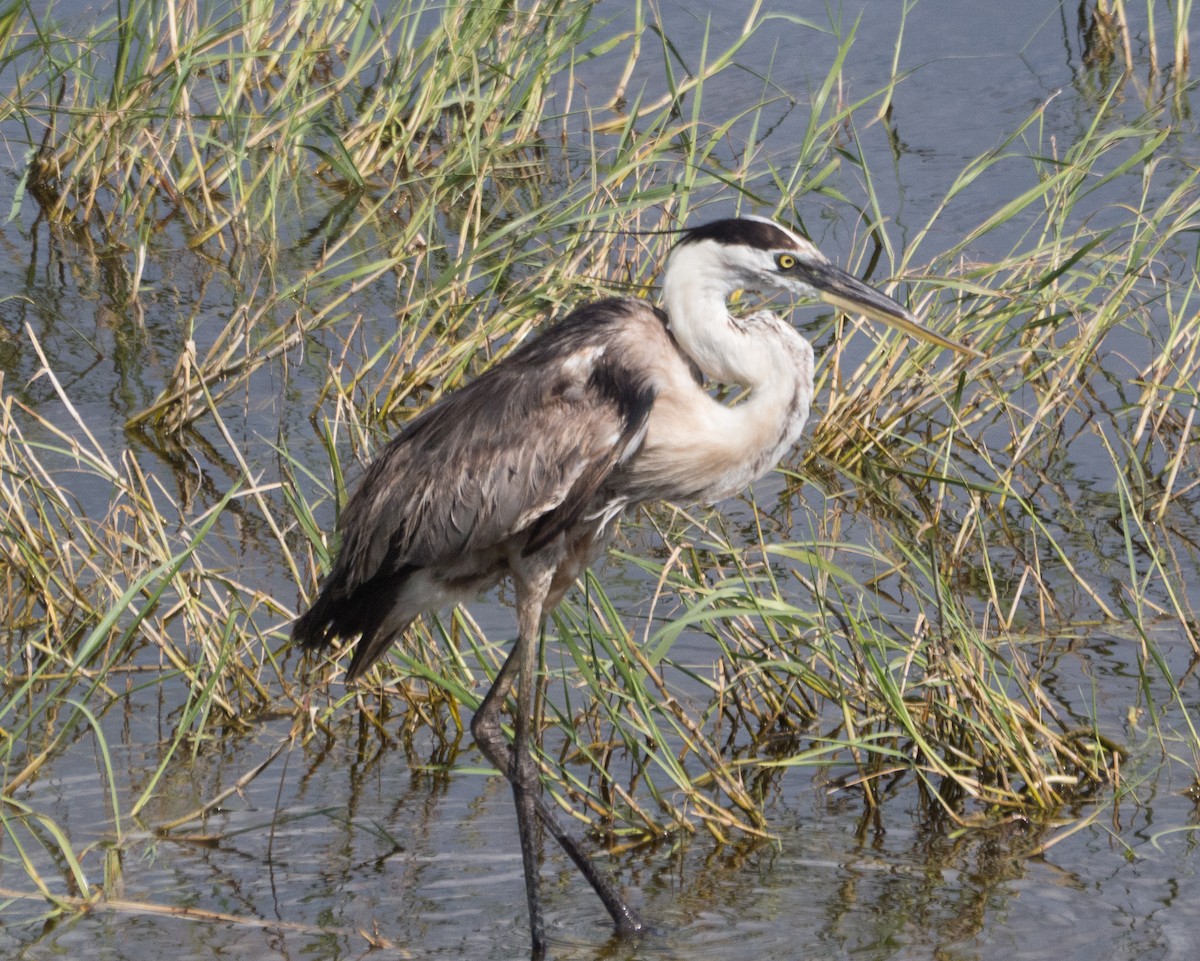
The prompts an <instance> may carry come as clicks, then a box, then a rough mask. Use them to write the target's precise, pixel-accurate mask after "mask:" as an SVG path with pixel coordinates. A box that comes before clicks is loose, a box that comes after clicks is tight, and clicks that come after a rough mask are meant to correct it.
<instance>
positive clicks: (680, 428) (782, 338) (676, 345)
mask: <svg viewBox="0 0 1200 961" xmlns="http://www.w3.org/2000/svg"><path fill="white" fill-rule="evenodd" d="M740 289H750V290H759V291H764V292H778V293H783V294H788V295H792V296H798V297H807V298H812V297H816V298H819V299H821V300H824V301H826V302H828V303H830V304H833V305H835V306H837V307H839V308H842V309H844V310H847V311H852V312H856V313H861V314H864V315H866V316H867V317H871V318H874V319H876V320H880V321H883V322H884V323H887V324H890V325H892V326H894V327H898V328H900V329H901V330H904V331H906V332H907V333H909V334H912V335H914V336H917V337H920V338H923V339H925V340H928V341H932V342H933V343H936V344H939V345H941V346H943V347H949V348H952V349H955V350H960V351H963V352H966V353H974V352H973V351H970V350H969V349H968V348H965V347H962V346H961V345H959V344H957V343H955V342H954V341H951V340H948V339H947V338H945V337H942V336H940V335H938V334H935V333H933V332H932V331H930V330H928V329H927V328H925V327H923V326H921V324H920V323H919V322H918V321H917V319H916V318H915V317H914V316H913V315H912V314H911V313H909V312H908V311H907V310H905V308H904V307H902V306H900V304H898V303H896V302H895V301H894V300H892V299H891V298H890V297H888V296H886V295H884V294H882V293H880V292H879V291H877V290H875V289H874V288H872V287H868V286H867V285H865V284H863V283H861V282H859V281H858V280H857V279H856V278H854V277H853V276H851V275H850V274H848V273H846V272H845V271H843V270H840V269H839V268H837V267H835V266H834V265H833V264H832V263H830V261H829V259H828V258H827V257H825V256H824V255H823V254H822V253H821V252H820V251H818V250H817V249H816V247H814V246H813V245H812V244H811V243H810V242H809V241H808V240H806V239H804V238H803V237H801V236H799V235H797V234H796V233H794V232H793V231H791V230H788V229H786V228H784V227H782V226H780V225H778V224H776V223H774V222H773V221H770V220H764V219H760V218H755V217H742V218H736V219H728V220H718V221H716V222H714V223H710V224H707V225H705V226H701V227H696V228H694V229H692V230H688V231H685V232H684V233H683V235H682V237H681V239H680V240H679V242H678V243H677V244H676V245H675V247H674V248H673V249H672V251H671V253H670V256H669V258H668V260H667V265H666V270H665V272H664V274H663V309H661V310H660V309H657V308H655V307H653V306H651V305H650V304H648V303H646V302H644V301H641V300H633V299H609V300H602V301H599V302H597V303H593V304H589V305H587V306H584V307H580V308H578V309H577V310H575V311H574V312H572V313H571V314H570V315H569V316H568V317H566V318H565V319H564V320H563V321H561V322H560V323H558V324H556V325H554V326H552V327H550V328H549V329H548V330H546V331H545V332H544V333H542V334H540V335H539V336H537V337H535V338H533V339H532V340H531V341H530V342H529V343H527V344H523V345H522V346H521V347H520V348H519V349H517V350H515V351H514V352H513V353H512V354H511V355H510V356H509V357H507V358H505V359H504V360H502V361H501V362H499V363H498V364H496V365H495V366H494V367H492V368H491V369H489V370H488V371H487V372H485V373H484V374H482V375H480V376H479V377H478V378H476V379H475V380H474V381H472V382H471V383H469V384H467V385H466V386H465V387H462V388H461V389H459V390H457V391H455V392H454V393H452V394H450V395H448V396H447V397H445V398H444V399H442V400H441V401H440V402H438V403H437V404H435V405H434V406H432V407H431V408H429V409H428V410H426V411H425V412H424V413H422V414H421V415H419V416H418V417H416V418H415V419H414V420H413V421H412V423H410V424H409V425H408V426H407V427H406V428H405V430H404V431H403V432H402V433H401V434H400V435H399V436H398V437H396V438H395V439H394V440H393V441H392V442H391V443H390V444H388V445H387V447H385V448H384V449H383V450H382V451H381V452H380V453H379V455H378V456H377V457H376V458H375V460H374V462H373V463H372V464H371V465H370V466H369V467H368V469H367V471H366V473H365V475H364V476H363V478H362V481H361V482H360V483H359V485H358V488H357V490H356V491H355V492H354V494H353V496H352V497H351V498H350V500H349V502H348V503H347V504H346V508H345V510H344V511H343V513H342V515H341V521H340V524H339V530H340V534H341V547H340V549H339V551H338V554H337V559H336V561H335V563H334V565H333V569H332V570H331V571H330V572H329V575H328V576H327V577H326V578H325V581H324V583H323V584H322V585H321V589H320V592H319V594H318V595H317V598H316V600H315V601H313V604H312V607H311V608H310V609H309V611H308V612H307V613H306V614H304V615H303V616H302V617H300V618H299V619H298V620H297V621H296V622H295V625H294V626H293V628H292V638H293V640H295V641H296V642H298V643H299V644H301V645H303V646H304V647H307V648H325V647H328V646H330V645H331V644H332V643H333V642H334V641H335V640H336V639H338V638H354V637H357V638H358V641H357V643H356V644H355V647H354V656H353V657H352V658H351V661H350V668H349V670H348V671H347V673H346V680H347V681H353V680H355V679H357V678H359V677H361V676H362V675H363V673H364V672H365V671H366V670H367V669H368V668H370V667H371V665H372V664H374V663H375V662H376V661H377V660H378V659H379V658H380V657H382V656H383V654H384V653H385V652H386V651H387V650H388V648H389V647H390V646H391V644H392V643H393V642H394V641H396V640H397V639H398V638H399V637H400V636H401V634H402V633H403V631H404V629H405V628H406V627H408V625H409V624H410V623H412V621H413V620H414V619H415V618H416V617H418V616H419V615H421V614H423V613H426V612H429V611H434V610H437V609H439V608H444V607H448V606H451V605H454V604H457V603H459V602H461V601H465V600H468V599H469V598H471V597H472V596H474V595H476V594H477V593H479V592H480V591H482V590H484V589H487V588H490V587H491V586H493V585H495V584H496V583H498V582H499V581H500V580H502V579H504V578H512V580H513V583H514V585H515V588H516V602H517V639H516V642H515V645H514V647H513V650H512V653H511V654H510V655H509V656H508V658H507V660H506V661H505V662H504V665H503V667H501V669H500V672H499V674H497V675H496V680H495V682H494V683H493V685H492V688H491V690H490V691H489V692H488V693H487V696H486V697H485V698H484V699H483V703H482V704H481V705H480V706H479V710H478V711H476V712H475V716H474V718H473V719H472V721H471V732H472V734H473V735H474V737H475V740H476V743H477V744H478V746H479V748H480V750H481V751H482V752H483V754H484V755H485V756H486V757H487V758H488V760H489V761H490V762H491V763H492V764H494V765H495V766H496V767H497V768H498V769H499V770H500V771H501V772H502V773H503V774H504V775H505V777H507V778H508V780H509V781H510V782H511V783H512V788H513V795H514V798H515V800H516V807H517V823H518V826H519V829H520V837H521V854H522V859H523V862H524V868H525V888H526V895H527V898H528V901H529V920H530V931H531V935H532V939H533V954H534V957H535V958H540V957H542V956H543V954H544V952H545V929H544V924H543V920H542V909H541V899H540V895H539V888H538V868H539V858H540V850H539V841H540V835H539V831H538V821H539V820H540V821H541V822H542V824H544V825H545V827H546V829H547V830H549V831H550V833H551V834H552V835H553V836H554V837H555V839H556V840H558V842H559V843H560V844H561V845H562V846H563V848H564V849H565V850H566V852H567V854H568V855H569V856H570V857H571V859H572V860H573V861H574V862H575V864H576V865H577V866H578V867H579V869H580V870H581V871H582V873H583V874H584V876H585V877H586V878H587V880H588V881H589V882H590V883H591V885H592V887H593V888H594V889H595V891H596V893H597V894H598V895H599V896H600V899H601V900H602V901H603V902H604V905H605V907H606V908H607V909H608V911H609V913H610V914H611V915H612V918H613V921H614V922H615V923H616V926H617V930H618V931H619V932H621V933H623V934H633V933H636V932H638V931H640V930H642V928H643V922H642V920H641V918H640V917H639V916H638V914H637V912H636V911H634V910H633V909H632V908H631V907H630V906H629V905H628V904H627V903H626V902H625V899H624V898H623V897H622V895H621V894H620V892H619V891H618V890H617V888H616V886H615V885H614V883H613V882H612V881H610V880H609V879H608V878H607V877H606V876H605V875H604V874H603V873H601V872H600V871H598V870H597V869H596V867H595V866H594V865H593V864H592V862H591V860H590V859H589V858H588V857H587V855H586V854H585V853H584V851H583V850H582V848H581V847H580V846H579V844H578V843H577V842H576V841H575V840H574V839H573V838H572V837H571V836H570V835H569V834H567V832H566V831H565V830H564V829H563V828H562V826H561V825H560V823H559V821H558V819H557V818H556V817H555V815H554V814H553V812H552V811H551V810H550V808H549V807H548V806H547V805H546V804H545V802H544V801H543V800H542V798H541V794H540V790H539V789H540V786H541V782H540V775H539V772H538V767H537V763H536V762H535V760H534V757H533V753H532V750H531V747H532V745H531V738H532V735H531V723H532V713H533V689H534V673H535V671H536V668H537V664H538V643H539V637H540V633H541V628H542V624H543V622H544V620H545V618H546V615H547V613H548V612H549V611H551V610H552V609H553V608H554V606H555V605H556V604H557V603H558V602H559V601H560V600H561V599H562V597H563V594H564V593H565V592H566V591H567V589H568V588H569V587H570V586H571V585H572V584H573V583H574V582H575V580H576V579H577V578H578V577H579V576H580V575H581V574H582V573H583V572H584V570H585V569H586V568H587V566H588V565H589V564H590V563H591V562H592V561H593V560H595V559H596V558H597V556H598V555H599V554H600V553H601V552H602V551H603V550H604V548H605V546H606V545H607V544H608V542H609V541H610V539H611V538H612V534H613V528H614V526H615V522H616V518H617V516H618V515H619V514H620V513H621V512H622V511H623V510H624V509H625V508H627V507H629V506H630V505H633V504H638V503H641V502H644V501H649V500H655V499H659V498H666V499H670V500H677V501H699V502H707V503H712V502H715V501H719V500H721V499H723V498H725V497H728V496H730V495H731V494H734V493H736V492H737V491H740V490H742V489H743V488H744V487H745V486H746V485H747V484H749V483H750V482H751V481H753V480H755V479H756V478H758V477H761V476H762V475H763V474H765V473H766V472H767V471H769V470H770V469H771V468H772V467H774V466H775V464H776V463H777V462H778V461H779V460H780V458H781V457H782V456H783V455H784V454H785V453H787V451H788V450H789V449H790V448H791V447H792V445H793V444H795V443H796V441H797V439H798V438H799V436H800V431H801V428H802V427H803V426H804V422H805V420H806V419H807V417H808V410H809V403H810V401H811V400H812V393H813V351H812V347H811V346H809V343H808V341H806V340H805V339H804V338H803V337H801V336H800V334H798V333H797V332H796V331H795V330H794V329H793V328H792V327H791V325H790V324H788V323H787V322H786V321H784V320H782V319H780V318H779V317H777V316H776V315H775V314H773V313H770V312H767V311H763V312H759V313H753V314H750V315H748V316H735V315H733V314H732V313H730V311H729V308H728V306H727V300H728V298H729V296H730V295H731V294H732V293H733V292H734V291H737V290H740ZM706 382H715V383H717V384H724V385H731V386H739V387H742V388H744V390H745V391H746V392H748V395H747V396H746V397H745V398H744V399H743V400H741V401H740V402H739V403H736V404H734V405H732V406H727V405H725V404H723V403H721V402H719V401H718V400H716V399H714V397H713V396H711V395H710V394H709V392H708V390H707V389H706V386H705V385H706ZM514 685H515V688H516V711H515V714H514V728H515V737H514V743H513V745H512V748H511V750H510V748H509V745H508V743H507V739H506V738H505V736H504V733H503V731H502V730H501V726H500V713H501V710H502V707H503V704H504V701H505V699H506V698H507V697H508V695H509V693H510V691H512V689H513V687H514Z"/></svg>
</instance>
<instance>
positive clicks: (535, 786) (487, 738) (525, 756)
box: [471, 575, 645, 955]
mask: <svg viewBox="0 0 1200 961" xmlns="http://www.w3.org/2000/svg"><path fill="white" fill-rule="evenodd" d="M549 583H550V582H549V581H548V580H545V581H543V580H542V579H541V578H539V577H537V576H536V575H535V576H534V577H531V578H528V579H524V578H518V579H517V593H518V600H517V617H518V625H519V630H518V639H517V643H516V646H515V647H514V648H513V650H512V653H510V654H509V656H508V659H507V660H506V661H505V662H504V665H503V666H502V667H501V668H500V673H499V674H497V675H496V680H495V683H494V684H493V685H492V688H491V690H490V691H488V693H487V696H486V697H485V698H484V699H483V703H482V704H480V706H479V709H478V710H477V711H476V712H475V717H474V718H473V719H472V721H471V733H472V735H473V736H474V737H475V742H476V743H477V744H478V745H479V749H480V750H481V751H482V752H483V754H484V755H485V756H486V757H487V759H488V760H489V761H491V763H492V764H494V765H495V766H496V767H497V768H498V769H499V770H500V771H501V772H503V773H504V775H505V777H507V778H508V779H509V781H510V782H511V783H512V785H513V796H514V799H515V801H516V804H517V819H518V825H519V826H520V829H521V839H522V840H521V851H522V856H523V857H525V858H526V862H525V872H526V873H525V884H526V894H527V896H528V898H529V900H530V926H531V929H532V933H533V937H534V953H535V955H537V954H538V952H539V947H538V945H539V936H543V934H544V932H543V928H542V924H541V900H540V896H539V894H538V887H537V867H538V866H537V863H536V856H535V857H534V860H533V862H532V864H531V863H530V861H529V860H528V855H527V853H526V852H527V847H528V851H529V853H531V854H534V855H536V850H537V848H536V840H537V839H536V835H535V831H534V830H530V829H528V828H527V827H526V824H527V821H528V814H527V813H526V812H528V811H529V810H530V809H531V808H532V810H533V811H534V812H536V815H537V818H538V819H539V820H540V821H541V822H542V824H543V825H544V826H545V828H546V830H547V831H549V832H550V834H551V836H552V837H553V838H554V839H555V840H556V841H557V842H558V843H559V845H560V846H561V847H562V849H563V850H564V851H566V853H567V855H568V857H570V858H571V860H572V861H573V862H574V864H575V866H576V867H577V868H578V869H579V871H580V873H581V874H582V875H583V876H584V877H585V878H586V879H587V881H588V883H589V884H590V885H591V886H592V889H593V890H594V891H595V892H596V894H597V896H598V897H599V898H600V900H601V902H602V903H603V904H604V907H605V908H606V909H607V910H608V913H609V915H610V916H611V917H612V919H613V923H614V924H615V925H616V929H617V932H618V933H620V934H622V935H626V936H628V935H633V934H637V933H638V932H640V931H644V930H645V924H644V922H643V921H642V919H641V917H640V915H639V914H638V913H637V911H635V910H634V909H633V908H632V907H630V906H629V905H628V904H626V902H625V900H624V898H623V897H622V896H621V894H620V892H619V891H618V890H617V887H616V885H615V884H614V883H613V882H612V880H610V879H609V878H608V877H607V876H606V875H604V874H603V873H602V872H601V871H600V870H599V869H598V868H597V867H596V865H595V864H594V863H593V862H592V860H591V858H589V857H588V856H587V854H586V853H585V852H584V850H583V848H582V847H581V846H580V844H579V842H578V841H576V840H575V838H573V837H572V836H571V835H570V834H568V833H567V831H566V829H565V828H564V827H563V826H562V823H561V822H560V821H559V819H558V818H557V817H556V816H555V814H554V811H553V810H551V808H550V807H549V806H547V804H546V802H545V801H543V800H542V798H541V795H540V787H541V776H540V773H539V771H538V768H537V763H536V761H535V760H534V757H533V752H532V740H533V735H532V731H531V727H532V722H533V684H534V677H535V674H536V669H537V654H538V636H539V634H540V631H541V614H542V602H543V599H544V597H545V596H546V590H547V588H548V587H549ZM518 679H519V680H518ZM514 681H516V682H518V686H517V712H516V722H515V728H516V737H515V739H514V740H515V744H514V745H513V750H512V753H511V755H510V753H509V745H508V741H507V739H506V738H505V737H504V732H503V730H502V728H501V725H500V710H501V707H502V706H503V704H504V699H505V697H507V695H508V693H509V691H511V690H512V687H513V683H514ZM527 837H528V838H529V843H528V845H527V844H526V838H527ZM542 943H544V942H542ZM542 950H544V948H543V949H542Z"/></svg>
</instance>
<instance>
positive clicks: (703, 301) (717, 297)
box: [663, 274, 801, 394]
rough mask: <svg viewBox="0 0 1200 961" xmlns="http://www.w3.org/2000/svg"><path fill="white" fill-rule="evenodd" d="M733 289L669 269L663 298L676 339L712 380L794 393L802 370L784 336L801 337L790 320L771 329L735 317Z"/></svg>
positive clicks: (752, 388) (788, 338) (714, 281)
mask: <svg viewBox="0 0 1200 961" xmlns="http://www.w3.org/2000/svg"><path fill="white" fill-rule="evenodd" d="M691 276H693V277H694V276H695V275H694V274H693V275H691ZM731 293H732V291H731V290H730V289H729V284H728V283H727V282H722V281H721V280H720V279H714V280H703V281H689V282H685V283H679V282H672V277H671V276H670V274H668V276H667V278H666V281H665V282H664V284H663V302H664V307H665V309H666V312H667V317H668V320H669V322H670V327H671V333H672V334H673V335H674V337H675V342H676V343H677V344H679V347H680V349H681V350H682V351H683V352H684V353H685V354H687V355H688V356H689V357H690V358H691V359H692V360H693V361H694V362H695V364H696V366H697V367H699V368H700V370H701V371H703V372H704V375H705V377H707V378H709V379H710V380H713V381H716V382H717V383H720V384H729V385H737V386H740V387H747V388H749V389H750V390H751V391H754V392H756V393H760V392H762V391H764V390H765V391H767V392H778V393H781V394H791V393H793V392H794V390H795V387H796V386H797V385H796V377H797V376H798V375H799V373H800V372H799V371H797V370H796V368H795V364H794V358H793V357H791V356H789V355H790V354H791V351H789V350H780V349H779V339H780V337H783V338H784V339H787V340H792V339H794V340H800V339H801V338H800V336H799V335H798V334H796V333H795V331H793V330H792V329H791V327H790V326H788V325H786V324H784V325H782V326H779V325H772V327H771V328H770V329H766V328H764V326H763V325H761V324H759V323H756V322H754V319H753V318H745V319H744V320H742V319H735V318H734V317H733V316H732V315H731V314H730V312H729V307H728V306H727V303H726V299H727V298H728V296H729V295H730V294H731ZM789 346H790V345H789Z"/></svg>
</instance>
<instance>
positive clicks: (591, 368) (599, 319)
mask: <svg viewBox="0 0 1200 961" xmlns="http://www.w3.org/2000/svg"><path fill="white" fill-rule="evenodd" d="M647 321H649V323H650V324H652V325H653V326H652V327H650V326H647V327H645V332H646V333H647V336H649V337H650V339H653V338H654V336H655V334H654V330H655V329H657V337H658V338H660V339H661V338H665V332H664V330H663V327H662V322H661V319H660V318H659V317H658V316H657V315H656V314H655V313H654V312H653V311H652V310H651V309H650V308H649V307H647V306H645V305H643V304H639V303H638V302H635V301H602V302H601V303H599V304H594V305H591V306H590V307H587V308H583V309H581V310H578V311H576V312H575V313H573V314H572V315H571V316H570V317H569V318H567V319H566V320H565V321H563V322H562V323H561V324H559V325H558V326H556V327H555V328H552V329H551V330H550V331H549V332H547V333H546V334H544V335H542V336H541V337H539V338H537V339H536V340H535V341H533V342H532V343H531V344H529V345H527V346H525V347H523V348H522V349H521V350H519V351H517V352H516V353H514V354H513V355H512V356H511V357H509V358H508V359H507V360H505V361H504V362H502V363H500V364H498V365H497V366H496V367H494V368H492V369H491V370H490V371H489V372H487V373H486V374H484V375H482V376H481V377H479V378H477V379H476V380H475V381H473V382H472V383H470V384H469V385H467V386H466V387H464V388H462V389H460V390H458V391H456V392H455V393H453V394H451V395H449V396H448V397H447V398H445V399H444V400H443V401H441V402H440V403H439V404H437V405H436V406H434V407H433V408H431V409H430V410H428V411H427V412H425V413H424V414H422V415H421V416H420V417H418V418H417V419H416V420H415V421H414V422H413V423H412V424H411V425H410V426H409V427H408V428H407V429H406V430H405V431H404V432H403V433H402V434H401V435H400V436H399V437H397V438H396V439H395V440H394V441H392V443H391V444H389V445H388V447H387V448H385V449H384V450H383V451H382V452H381V453H380V455H379V457H378V458H377V459H376V460H375V461H374V463H373V464H372V465H371V467H370V468H369V469H368V471H367V473H366V475H365V476H364V478H363V480H362V482H361V484H360V486H359V488H358V489H357V491H356V492H355V494H354V496H353V498H352V499H351V501H350V502H349V504H348V505H347V508H346V511H345V512H344V514H343V517H342V524H341V527H342V538H343V539H342V545H341V550H340V553H339V558H338V563H337V565H336V566H335V570H334V572H333V574H331V578H332V577H333V576H334V575H337V576H338V577H340V579H341V580H342V583H341V585H340V589H341V591H342V593H343V595H345V594H349V593H351V592H352V591H354V590H355V589H356V588H357V587H358V586H360V585H362V584H365V583H367V582H370V581H372V580H373V579H375V578H377V577H378V576H379V575H380V574H387V573H389V572H394V571H397V570H400V569H403V568H421V567H430V566H436V565H444V564H448V563H459V562H466V566H468V567H469V566H470V565H469V562H470V558H471V557H472V555H476V554H478V555H480V556H481V558H482V557H485V556H486V555H487V553H488V552H495V551H497V550H500V549H503V547H504V545H505V544H506V542H508V541H509V540H510V539H511V538H521V539H522V540H521V541H520V542H519V544H518V546H520V547H521V549H523V550H524V551H525V552H526V553H529V552H532V551H534V550H537V549H538V548H540V547H542V546H544V545H545V544H547V543H549V542H550V541H551V540H553V539H554V537H556V536H557V535H558V534H559V533H561V532H562V531H564V530H566V529H567V528H569V527H570V526H571V525H572V524H574V523H576V522H577V521H579V520H580V519H581V518H583V517H584V516H585V515H586V514H587V512H588V511H590V510H595V509H596V504H595V502H596V498H597V495H598V493H599V492H600V491H601V489H602V488H603V486H604V484H605V481H606V480H607V479H608V478H609V477H610V476H611V474H612V472H613V471H614V469H615V468H617V467H618V466H619V465H620V464H621V463H623V462H624V461H626V460H627V459H628V458H629V457H631V456H632V455H633V454H634V453H635V452H636V451H637V449H638V447H639V446H640V444H641V443H642V439H643V438H644V436H645V432H646V425H647V421H648V418H649V414H650V409H651V407H652V405H653V403H654V397H655V386H654V377H653V369H652V365H645V364H640V363H639V362H638V359H637V357H638V355H637V351H632V352H631V351H630V350H629V349H628V347H629V344H628V343H627V341H630V340H631V339H632V340H637V338H630V336H629V334H630V331H631V329H640V327H641V325H645V324H647ZM644 340H645V338H644V337H643V338H642V341H643V342H642V346H643V347H644V348H645V349H646V350H651V349H657V348H658V347H661V346H662V345H651V344H646V343H644Z"/></svg>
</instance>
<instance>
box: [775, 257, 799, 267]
mask: <svg viewBox="0 0 1200 961" xmlns="http://www.w3.org/2000/svg"><path fill="white" fill-rule="evenodd" d="M775 263H777V264H778V265H779V269H780V270H791V269H792V268H793V267H795V266H796V258H795V257H793V256H792V255H791V254H780V255H779V256H778V257H777V258H776V259H775Z"/></svg>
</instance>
